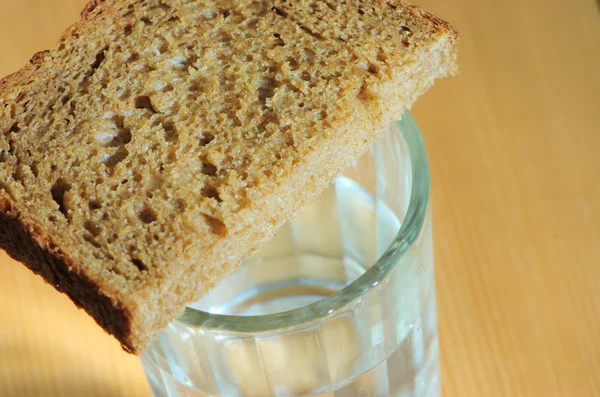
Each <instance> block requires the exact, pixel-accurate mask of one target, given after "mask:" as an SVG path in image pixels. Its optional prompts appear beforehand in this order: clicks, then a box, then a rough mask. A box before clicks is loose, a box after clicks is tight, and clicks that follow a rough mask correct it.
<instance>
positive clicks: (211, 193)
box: [202, 185, 223, 203]
mask: <svg viewBox="0 0 600 397" xmlns="http://www.w3.org/2000/svg"><path fill="white" fill-rule="evenodd" d="M202 194H203V195H204V197H207V198H212V199H215V200H217V202H219V203H222V202H223V200H221V196H219V191H218V190H217V188H216V187H214V186H210V185H206V186H204V188H203V189H202Z"/></svg>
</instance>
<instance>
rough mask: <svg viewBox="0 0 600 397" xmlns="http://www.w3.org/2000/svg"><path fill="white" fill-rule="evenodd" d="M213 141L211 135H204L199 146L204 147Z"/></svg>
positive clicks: (213, 137)
mask: <svg viewBox="0 0 600 397" xmlns="http://www.w3.org/2000/svg"><path fill="white" fill-rule="evenodd" d="M214 139H215V136H214V135H213V134H210V133H206V134H204V135H202V137H201V138H200V146H206V145H208V144H209V143H211V142H212V141H213V140H214Z"/></svg>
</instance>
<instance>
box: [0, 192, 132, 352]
mask: <svg viewBox="0 0 600 397" xmlns="http://www.w3.org/2000/svg"><path fill="white" fill-rule="evenodd" d="M2 193H3V192H2V191H0V248H1V249H3V250H5V251H6V253H7V254H8V255H9V256H11V257H12V258H13V259H15V260H16V261H19V262H21V263H23V264H24V265H25V266H27V267H28V268H29V269H30V270H31V271H32V272H34V273H35V274H37V275H39V276H41V277H42V278H43V279H44V281H46V282H47V283H48V284H50V285H52V286H53V287H54V288H56V289H57V290H58V291H60V292H62V293H64V294H66V295H67V296H68V297H69V298H70V299H71V300H72V301H73V303H75V305H77V306H78V307H79V308H82V309H85V310H86V311H87V312H88V314H89V315H90V316H91V317H92V318H93V319H94V320H95V321H96V322H97V323H98V325H100V326H101V327H102V328H104V329H105V330H106V331H107V332H109V333H110V334H112V335H114V336H115V338H117V339H118V340H126V339H127V337H128V335H129V333H130V322H129V316H128V314H127V312H126V311H125V310H124V309H123V308H120V307H119V306H118V305H115V304H114V303H113V302H112V301H111V300H110V299H109V298H108V297H106V296H104V295H103V294H102V293H101V292H100V291H99V288H98V285H97V284H96V283H95V282H94V281H93V280H90V279H89V278H88V277H87V276H86V275H85V274H82V273H79V272H76V271H73V269H74V266H73V263H72V262H71V261H70V260H69V258H67V257H66V256H65V255H64V254H62V253H61V252H60V249H59V248H58V247H54V246H53V244H52V241H51V240H50V239H47V238H46V237H45V236H43V235H42V234H40V233H39V231H37V230H35V229H36V226H35V224H34V223H28V222H27V221H26V220H25V219H23V218H21V217H20V216H19V213H18V212H17V211H16V210H13V209H12V206H11V204H10V203H9V201H8V200H7V199H6V197H3V194H2ZM123 348H124V349H125V350H126V351H129V350H130V348H129V347H128V346H127V345H125V344H124V345H123Z"/></svg>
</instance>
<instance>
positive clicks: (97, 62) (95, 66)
mask: <svg viewBox="0 0 600 397" xmlns="http://www.w3.org/2000/svg"><path fill="white" fill-rule="evenodd" d="M107 50H108V47H104V48H103V49H102V50H101V51H100V52H99V53H98V54H96V60H95V61H94V63H93V64H92V69H93V70H95V69H98V68H99V67H100V65H102V62H104V59H106V56H105V52H106V51H107Z"/></svg>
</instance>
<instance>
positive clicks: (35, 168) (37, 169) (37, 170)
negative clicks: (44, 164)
mask: <svg viewBox="0 0 600 397" xmlns="http://www.w3.org/2000/svg"><path fill="white" fill-rule="evenodd" d="M31 172H32V173H33V176H35V177H36V178H37V177H38V176H39V175H40V163H38V162H37V161H32V162H31Z"/></svg>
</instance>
